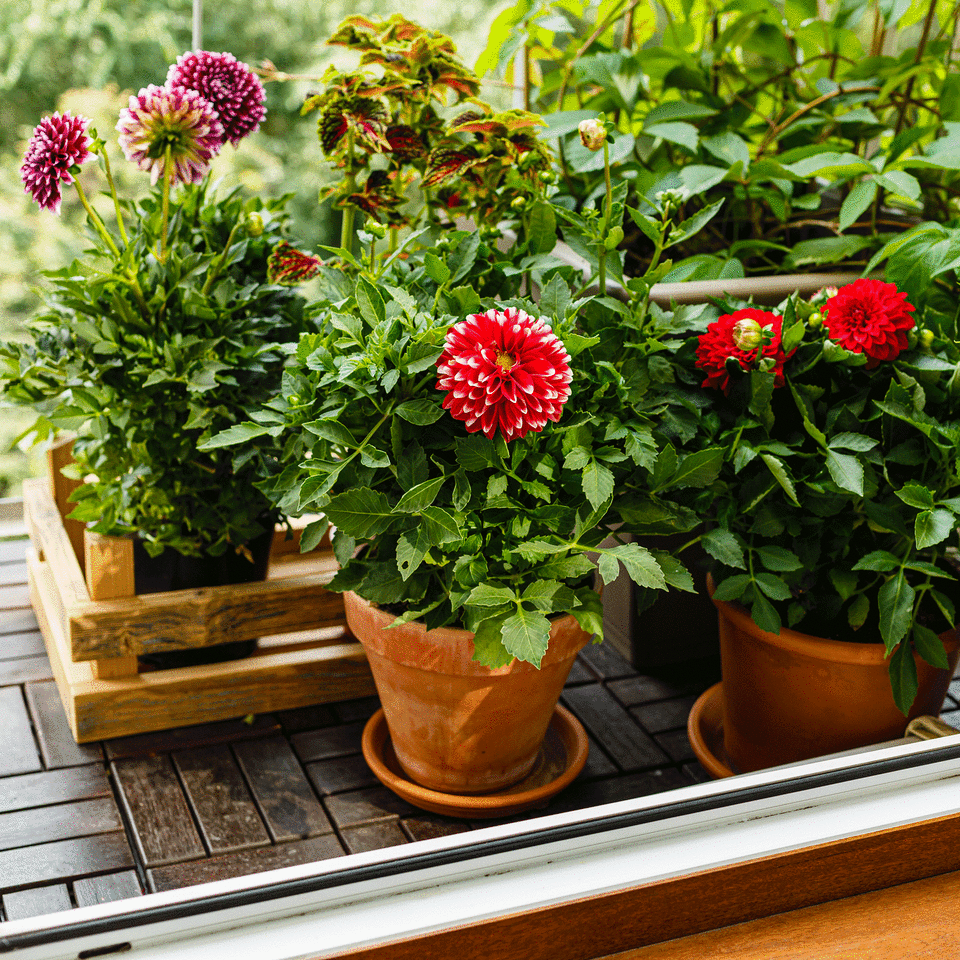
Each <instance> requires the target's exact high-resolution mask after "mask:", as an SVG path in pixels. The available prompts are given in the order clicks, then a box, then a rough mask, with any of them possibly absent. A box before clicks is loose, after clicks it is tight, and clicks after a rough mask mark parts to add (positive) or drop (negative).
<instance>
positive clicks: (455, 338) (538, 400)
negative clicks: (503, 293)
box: [437, 307, 573, 441]
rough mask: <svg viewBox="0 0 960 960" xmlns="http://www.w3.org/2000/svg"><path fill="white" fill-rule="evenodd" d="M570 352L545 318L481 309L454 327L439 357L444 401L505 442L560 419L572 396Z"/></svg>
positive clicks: (469, 426) (458, 416)
mask: <svg viewBox="0 0 960 960" xmlns="http://www.w3.org/2000/svg"><path fill="white" fill-rule="evenodd" d="M569 361H570V357H569V356H568V354H567V351H566V350H564V348H563V344H562V343H561V342H560V340H559V339H558V338H557V336H556V334H555V333H554V332H553V331H552V330H551V329H550V327H549V326H547V324H546V323H544V321H543V320H538V319H535V318H534V317H531V316H529V315H528V314H526V313H524V312H523V311H522V310H517V309H516V308H515V307H508V308H507V309H506V310H488V311H487V312H486V313H475V314H473V315H472V316H470V317H468V318H467V319H466V320H461V321H460V323H456V324H454V325H453V326H452V327H451V328H450V329H449V330H448V331H447V345H446V348H445V349H444V351H443V353H442V354H441V356H440V359H439V360H438V361H437V371H438V373H439V380H438V381H437V389H438V390H446V391H447V395H446V397H444V399H443V406H444V407H445V408H446V409H447V410H449V411H450V414H451V415H452V416H453V417H455V418H456V419H457V420H462V421H463V422H464V423H465V424H466V427H467V430H468V431H469V432H470V433H476V432H477V431H478V430H482V431H483V433H484V435H485V436H486V437H487V438H488V439H492V438H493V435H494V433H496V431H497V430H499V431H500V433H501V434H502V435H503V438H504V440H507V441H510V440H516V439H518V438H520V437H523V436H526V435H527V434H528V433H529V432H530V431H531V430H535V431H540V430H542V429H543V428H544V426H546V423H547V421H548V420H553V421H554V422H556V421H557V420H559V419H560V411H561V409H562V407H563V405H564V404H565V403H566V402H567V400H568V399H569V397H570V381H571V380H572V379H573V374H572V373H571V372H570V363H569Z"/></svg>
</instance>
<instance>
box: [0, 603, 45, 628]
mask: <svg viewBox="0 0 960 960" xmlns="http://www.w3.org/2000/svg"><path fill="white" fill-rule="evenodd" d="M0 612H2V613H3V617H2V618H0V634H4V633H28V632H29V631H31V630H39V629H40V627H39V626H38V624H37V618H36V616H35V615H34V613H33V610H32V609H30V610H4V609H3V607H0Z"/></svg>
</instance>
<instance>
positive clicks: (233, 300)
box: [0, 51, 304, 555]
mask: <svg viewBox="0 0 960 960" xmlns="http://www.w3.org/2000/svg"><path fill="white" fill-rule="evenodd" d="M264 114H265V108H264V92H263V87H262V85H261V83H260V81H259V80H258V79H257V78H256V76H254V74H253V73H252V72H251V71H250V69H249V68H248V67H247V66H246V65H245V64H243V63H239V62H238V61H237V60H235V59H234V57H232V56H231V55H230V54H226V53H208V52H205V51H199V52H195V53H188V54H185V55H184V56H182V57H181V58H180V59H179V60H178V61H177V63H176V64H174V65H173V66H172V67H171V68H170V72H169V75H168V77H167V80H166V82H165V83H164V84H163V85H162V86H156V85H150V86H148V87H146V88H144V89H143V90H141V91H140V92H139V93H138V94H137V95H136V96H132V97H131V98H130V101H129V104H128V106H127V107H125V108H124V109H123V110H122V111H121V113H120V117H119V120H118V122H117V131H118V134H119V136H118V145H119V148H120V150H121V151H122V153H123V155H124V156H125V157H126V159H127V160H129V161H130V162H131V163H133V164H135V165H136V167H137V168H138V169H140V170H142V171H144V173H148V174H149V175H150V179H151V182H152V183H153V184H154V185H155V190H154V192H153V194H151V195H149V196H147V198H146V199H144V200H140V201H129V200H123V199H121V198H120V197H119V196H118V194H117V190H116V188H115V184H114V179H113V176H112V174H111V165H110V163H111V160H110V153H111V152H112V151H111V150H108V147H107V144H106V142H105V141H104V140H103V139H101V138H100V137H99V136H98V135H97V133H96V131H94V130H93V129H92V128H91V126H90V122H89V121H88V120H86V119H85V118H83V117H78V116H71V115H70V114H68V113H67V114H62V115H61V114H53V115H52V116H49V117H46V118H44V119H43V120H42V121H41V122H40V124H39V125H38V126H37V128H36V130H35V131H34V133H33V136H32V137H31V139H30V144H29V148H28V150H27V154H26V157H25V159H24V161H23V165H22V168H21V171H22V176H23V182H24V185H25V189H26V191H27V192H28V193H29V194H30V195H31V196H32V197H33V198H34V200H36V202H37V203H38V204H39V206H40V207H41V208H43V209H45V210H50V211H52V212H55V213H57V212H59V210H60V206H61V203H62V202H63V190H64V188H65V187H67V188H69V187H71V186H72V187H73V189H74V190H75V192H76V194H77V199H78V200H79V202H80V203H81V204H82V205H83V207H84V208H85V210H86V213H87V220H88V224H89V226H90V228H91V231H90V234H91V237H92V241H93V248H92V249H91V250H90V251H89V252H88V254H87V256H86V257H85V259H83V260H81V261H76V262H74V263H72V264H70V265H69V266H68V267H66V268H64V269H61V270H56V271H53V272H51V273H49V274H48V275H47V276H48V278H49V285H48V292H47V294H46V303H45V305H44V307H43V309H42V310H41V312H40V313H39V314H38V315H37V316H36V317H34V318H33V320H32V322H31V323H30V325H29V328H30V330H31V332H32V334H33V337H34V342H32V343H28V344H17V343H9V344H6V345H4V346H3V347H2V349H0V391H2V396H3V399H4V400H5V401H7V402H12V403H17V404H23V405H30V406H33V407H34V408H35V409H36V410H37V412H38V415H39V419H38V422H37V425H36V427H35V428H34V429H35V431H36V435H37V437H38V438H39V439H43V438H45V437H46V436H47V435H48V434H49V432H50V431H51V430H53V429H65V430H70V431H73V432H74V433H76V435H77V438H76V441H75V444H74V454H75V457H76V459H77V467H76V473H77V475H78V476H80V477H84V478H85V479H86V480H87V483H85V484H84V485H83V486H82V487H81V488H80V490H79V491H78V492H77V494H75V499H77V500H78V504H77V507H76V508H75V510H74V513H73V516H75V517H76V518H77V519H80V520H83V521H87V522H90V523H91V524H92V525H93V528H94V529H95V530H97V531H98V532H101V533H106V534H111V535H122V534H126V533H131V532H134V531H136V532H138V533H139V535H140V536H141V537H142V538H143V539H144V541H145V545H146V546H147V549H148V550H150V551H151V552H153V553H157V552H159V551H161V550H162V549H163V548H164V547H166V546H169V547H172V548H175V549H176V550H178V551H180V552H181V553H185V554H192V555H196V554H201V553H208V552H209V553H213V554H218V553H222V552H224V551H225V550H227V549H234V548H241V549H242V546H243V544H244V543H245V542H246V541H248V540H249V539H251V538H252V537H254V536H255V535H256V534H257V533H259V532H261V531H262V530H263V527H264V524H267V523H270V524H272V522H273V517H274V513H275V511H274V510H273V508H272V506H271V504H270V502H269V501H268V500H267V498H266V497H265V496H264V495H263V494H262V493H261V492H260V491H259V490H257V489H256V488H255V487H254V486H253V481H254V480H255V479H257V478H258V477H259V476H261V475H262V474H264V473H265V472H266V471H265V469H264V464H263V461H262V455H261V454H260V453H259V452H256V451H249V452H248V454H247V456H246V458H240V457H234V458H230V457H228V456H226V455H225V454H223V453H200V452H199V450H198V448H197V447H198V443H199V442H200V441H201V440H202V439H203V438H205V437H207V436H212V435H213V434H215V433H218V432H219V431H221V430H223V429H225V428H227V427H229V426H230V425H232V424H233V423H235V422H237V421H238V420H244V419H246V418H247V417H248V416H249V411H250V410H251V409H253V408H255V407H256V406H257V405H258V404H259V403H260V402H262V401H263V400H265V399H266V398H268V397H269V396H271V395H272V394H273V393H275V392H276V390H277V389H278V387H279V382H280V377H281V372H282V368H283V365H284V363H285V361H286V359H287V357H288V355H289V354H290V352H291V351H292V350H293V345H294V344H295V342H296V340H297V338H298V336H299V334H300V333H301V332H302V330H303V329H304V328H303V326H302V319H303V300H302V298H301V297H299V296H298V295H297V294H295V293H293V292H292V291H290V290H288V289H285V288H284V287H281V286H278V285H275V284H273V283H271V282H269V281H268V278H267V261H268V258H269V255H270V253H271V251H272V250H273V249H274V248H275V247H276V246H277V245H278V244H279V243H280V242H281V239H282V237H283V236H284V222H285V216H284V213H283V202H282V201H276V202H273V201H268V202H265V201H262V200H260V199H259V198H254V199H250V200H244V199H243V198H242V197H241V196H240V194H239V193H238V192H234V193H230V194H227V195H223V196H218V195H217V194H216V192H215V190H214V188H212V187H211V186H210V183H209V167H210V162H211V160H212V159H213V158H214V157H215V156H216V155H217V154H218V152H219V151H220V150H221V149H223V147H224V145H225V144H226V143H227V142H230V143H231V144H233V145H234V146H236V145H237V144H238V143H239V142H240V140H241V139H242V138H244V137H245V136H247V135H248V134H250V133H252V132H254V131H255V130H256V129H257V127H258V126H259V124H260V122H261V121H262V119H263V117H264ZM94 159H96V160H97V161H99V164H100V166H101V168H102V172H103V179H104V182H105V186H106V188H107V191H108V195H109V197H110V198H111V200H112V207H113V213H112V216H111V217H110V218H109V221H113V220H114V219H115V223H113V225H112V226H108V222H105V221H104V219H102V218H101V216H100V215H99V214H98V213H97V212H96V210H94V208H93V206H92V205H91V203H90V201H89V200H88V198H87V195H86V192H85V190H84V187H83V185H82V184H81V181H80V179H78V177H79V174H80V170H81V167H82V166H83V165H84V164H87V163H89V161H91V160H94ZM83 179H84V181H85V182H86V183H88V184H89V182H90V179H91V177H90V174H89V173H87V172H85V173H84V177H83Z"/></svg>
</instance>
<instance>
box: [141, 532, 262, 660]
mask: <svg viewBox="0 0 960 960" xmlns="http://www.w3.org/2000/svg"><path fill="white" fill-rule="evenodd" d="M272 544H273V524H272V523H268V525H267V529H265V530H264V532H263V533H261V534H260V535H259V536H257V537H255V538H254V539H253V540H250V541H249V542H248V543H247V544H246V547H247V550H248V551H249V553H250V557H249V558H248V557H247V556H246V555H245V553H243V552H237V551H235V550H228V551H227V552H226V553H223V554H221V555H220V556H218V557H215V556H211V555H209V554H204V555H202V556H196V557H191V556H186V555H184V554H182V553H178V552H177V551H176V550H169V549H168V550H164V551H163V552H162V553H160V554H158V555H157V556H156V557H152V556H150V554H149V553H147V551H146V548H145V547H144V546H143V543H142V542H141V541H140V540H138V539H134V541H133V579H134V590H135V592H136V593H137V594H144V593H169V592H171V591H174V590H190V589H197V588H202V587H222V586H227V585H229V584H236V583H255V582H257V581H259V580H263V579H265V578H266V576H267V569H268V567H269V565H270V548H271V545H272ZM256 646H257V641H256V640H237V641H234V642H232V643H218V644H214V645H213V646H209V647H199V648H196V649H190V650H167V651H162V652H159V653H151V654H145V655H143V656H140V657H138V658H137V659H138V661H139V663H140V666H141V667H148V668H154V669H157V670H170V669H174V668H176V667H191V666H200V665H202V664H206V663H220V662H222V661H224V660H239V659H241V658H243V657H246V656H249V655H250V654H251V653H253V651H254V650H255V649H256Z"/></svg>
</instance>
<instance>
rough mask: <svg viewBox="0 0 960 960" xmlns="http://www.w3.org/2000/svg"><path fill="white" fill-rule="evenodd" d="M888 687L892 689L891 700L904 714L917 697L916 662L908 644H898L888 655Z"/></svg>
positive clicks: (908, 710)
mask: <svg viewBox="0 0 960 960" xmlns="http://www.w3.org/2000/svg"><path fill="white" fill-rule="evenodd" d="M889 672H890V687H891V689H892V690H893V702H894V703H895V704H896V705H897V709H898V710H899V711H900V712H901V713H902V714H903V715H904V716H906V715H907V714H908V713H909V712H910V707H911V705H912V704H913V701H914V700H915V699H916V697H917V662H916V660H914V659H913V651H912V650H911V649H910V644H909V643H907V642H903V643H901V644H899V645H898V646H897V648H896V650H894V652H893V655H892V656H891V657H890V666H889Z"/></svg>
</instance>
